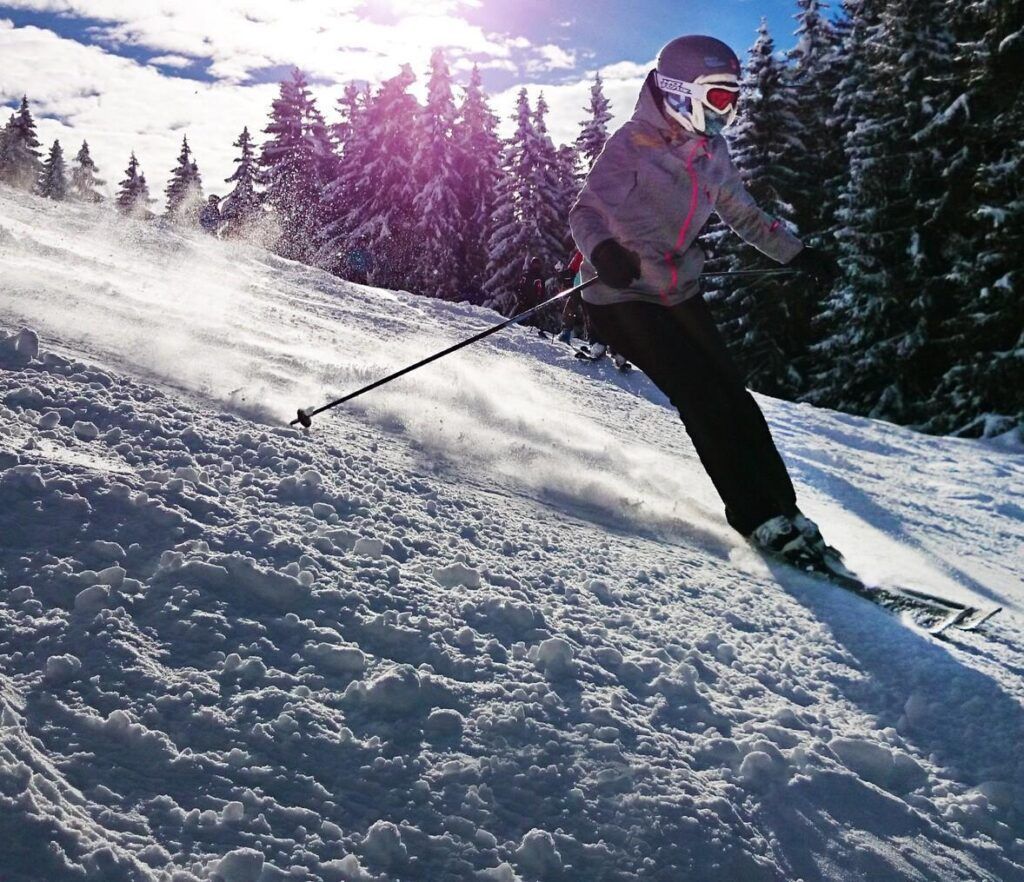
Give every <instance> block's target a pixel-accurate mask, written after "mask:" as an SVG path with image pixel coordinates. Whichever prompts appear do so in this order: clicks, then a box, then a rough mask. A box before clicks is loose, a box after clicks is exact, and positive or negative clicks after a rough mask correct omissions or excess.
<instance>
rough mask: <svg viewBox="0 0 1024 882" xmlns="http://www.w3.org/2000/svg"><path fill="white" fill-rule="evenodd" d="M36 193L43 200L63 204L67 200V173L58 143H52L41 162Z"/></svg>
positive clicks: (62, 151)
mask: <svg viewBox="0 0 1024 882" xmlns="http://www.w3.org/2000/svg"><path fill="white" fill-rule="evenodd" d="M36 192H37V193H38V194H39V195H40V196H42V197H43V198H44V199H54V200H56V201H58V202H63V201H64V200H65V199H67V198H68V172H67V166H66V165H65V163H64V150H63V148H62V147H61V146H60V141H54V142H53V146H52V147H51V148H50V152H49V154H48V155H47V157H46V160H45V162H43V170H42V172H41V173H40V175H39V185H38V187H37V189H36Z"/></svg>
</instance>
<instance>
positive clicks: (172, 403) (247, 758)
mask: <svg viewBox="0 0 1024 882" xmlns="http://www.w3.org/2000/svg"><path fill="white" fill-rule="evenodd" d="M493 318H494V317H493V315H492V314H489V313H487V312H485V311H483V310H477V309H473V308H468V307H463V306H453V305H450V304H442V303H438V302H433V301H428V300H424V299H421V298H415V297H411V296H409V295H405V294H401V293H398V294H396V293H392V292H386V291H380V290H376V289H371V288H360V287H357V286H352V285H347V284H344V283H341V282H338V281H337V280H335V279H332V278H330V277H328V276H325V275H323V274H320V273H318V272H315V271H313V270H311V269H309V268H306V267H302V266H298V265H295V264H290V263H287V262H285V261H281V260H279V259H278V258H275V257H273V256H271V255H268V254H266V253H264V252H261V251H258V250H255V249H249V248H247V247H245V246H238V245H231V244H225V243H219V242H216V241H214V240H211V239H205V238H198V237H192V236H190V235H183V234H181V233H180V232H177V231H174V230H169V229H163V228H161V227H159V226H154V225H150V226H146V225H136V224H133V223H127V222H124V221H121V220H120V219H117V218H115V217H113V216H112V215H110V214H108V213H106V212H105V211H104V210H103V209H96V208H83V207H66V206H53V205H45V204H43V203H41V202H39V201H37V200H35V199H34V198H32V197H27V196H22V195H16V194H13V193H11V192H10V191H8V190H4V189H0V329H2V330H4V331H5V332H6V333H11V334H13V333H15V332H17V331H18V330H19V329H21V328H22V327H30V328H32V329H34V330H35V331H36V332H38V335H39V338H40V341H41V342H40V346H41V349H40V351H39V352H38V353H35V351H34V345H33V340H32V336H31V335H30V334H25V335H22V337H21V351H20V352H18V351H15V347H14V346H13V345H8V346H7V347H6V352H5V354H4V355H3V360H2V364H0V402H2V406H0V469H2V470H3V471H2V472H0V617H2V618H0V621H2V626H0V704H2V712H0V843H2V844H0V879H2V880H4V882H8V880H17V882H21V880H39V879H47V880H50V879H53V880H64V879H96V880H118V879H165V880H171V879H174V880H177V882H185V880H191V879H218V878H220V879H223V880H231V882H244V880H262V882H269V880H278V879H308V880H314V879H320V880H418V879H424V880H427V879H429V880H472V879H481V880H494V882H511V880H515V879H522V880H538V879H540V880H629V879H656V880H666V882H669V880H678V879H683V878H686V879H694V880H710V882H727V880H728V882H732V880H783V879H785V880H796V879H802V880H807V882H810V880H819V879H825V880H849V879H858V880H859V879H864V880H868V879H870V880H890V879H891V880H903V879H906V880H924V879H928V880H932V879H941V880H978V879H985V880H1016V879H1024V757H1022V756H1021V750H1020V744H1021V740H1022V738H1024V707H1022V701H1024V683H1022V680H1021V675H1022V673H1024V652H1022V651H1021V649H1020V647H1021V638H1022V631H1024V625H1022V623H1024V590H1022V588H1021V584H1020V574H1021V572H1022V570H1024V481H1022V476H1024V461H1022V456H1021V450H1020V449H1019V448H1018V447H1014V446H1012V445H1007V446H1003V447H1001V446H997V445H983V444H980V443H977V442H967V441H954V440H948V439H936V438H929V437H924V436H919V435H915V434H913V433H911V432H908V431H905V430H902V429H899V428H896V427H893V426H890V425H886V424H881V423H875V422H871V421H868V420H863V419H857V418H853V417H848V416H843V415H840V414H835V413H830V412H824V411H818V410H815V409H812V408H807V407H796V406H793V405H789V404H784V403H780V402H775V401H771V400H764V402H763V403H764V405H765V408H766V411H767V413H768V416H769V419H770V421H771V422H772V424H773V427H774V429H775V431H776V436H777V439H778V441H779V443H780V446H781V447H782V449H783V451H784V454H785V456H786V458H787V460H788V461H789V462H790V464H791V466H792V468H793V471H794V474H795V477H796V478H797V481H798V484H799V487H800V489H801V492H802V498H803V499H804V501H805V508H806V509H807V510H808V512H809V513H810V514H812V515H813V516H815V517H817V518H818V519H819V521H820V522H821V523H822V524H823V527H824V528H825V531H826V535H827V536H828V537H829V538H830V539H831V540H832V541H834V542H835V543H836V544H838V545H840V546H841V547H843V548H844V549H845V550H847V552H848V557H849V559H850V561H851V562H852V564H853V565H854V566H855V568H858V569H860V570H861V571H863V572H865V573H866V574H868V575H870V576H871V577H872V578H875V579H877V580H880V581H882V582H886V581H890V582H891V581H895V580H899V581H901V582H902V583H904V584H913V585H918V586H920V587H926V588H928V589H929V590H934V591H937V592H940V593H943V594H946V595H948V596H951V597H959V598H964V599H974V600H982V601H985V602H998V603H1002V604H1004V605H1005V606H1006V608H1007V609H1006V612H1005V613H1004V614H1003V615H1002V616H1001V617H1000V618H999V619H997V620H996V622H994V623H993V626H992V628H991V629H990V630H989V631H988V633H986V634H984V635H958V636H957V637H956V638H955V640H954V641H952V642H950V643H939V642H936V641H934V640H932V639H930V638H928V637H926V636H923V635H921V634H919V633H917V632H915V631H913V630H912V629H910V628H908V627H905V626H904V625H901V624H900V623H898V622H896V621H895V620H893V619H891V618H889V617H887V616H886V615H885V614H884V613H882V612H880V611H877V610H876V609H874V608H873V607H871V606H870V605H868V604H866V603H864V602H863V601H860V600H858V599H857V598H854V597H851V596H847V595H845V594H842V593H840V592H837V591H835V590H833V589H829V588H825V587H822V586H821V585H818V584H816V583H814V582H812V581H809V580H807V579H805V578H803V577H800V576H795V575H792V574H787V573H774V574H773V573H772V572H771V571H770V570H769V569H768V568H767V567H766V566H765V565H764V564H763V563H762V562H760V561H759V560H758V559H756V558H755V557H754V556H753V555H752V554H751V553H750V552H749V551H747V550H746V549H745V547H744V546H743V544H742V543H741V542H739V541H737V539H736V538H735V537H734V536H732V535H731V534H730V531H729V529H728V528H727V526H726V525H725V523H724V520H723V518H722V516H721V514H720V512H719V506H718V503H717V501H716V500H715V497H714V494H713V491H712V489H711V487H710V485H709V483H708V481H707V479H706V478H705V477H704V476H703V475H702V473H701V471H700V469H699V466H698V464H697V463H696V461H695V458H694V454H693V452H692V449H691V448H690V446H689V444H688V442H687V441H686V439H685V435H684V433H683V432H682V430H681V427H680V426H679V424H678V421H677V420H676V419H675V417H674V416H673V414H672V413H671V412H670V410H669V409H668V408H667V407H666V406H665V403H664V401H663V400H662V399H661V397H660V396H659V394H658V393H657V391H656V390H654V389H653V388H652V387H650V385H649V384H648V383H647V381H646V379H645V378H644V377H643V376H641V375H627V376H622V375H619V374H618V373H617V372H615V371H614V370H611V371H609V369H608V367H606V366H604V365H593V366H591V365H584V364H580V363H579V362H576V361H574V360H572V359H570V358H568V357H567V354H566V352H565V351H564V350H563V349H560V348H558V347H556V346H554V345H553V344H550V343H547V342H544V341H542V340H539V339H538V338H536V337H534V336H532V335H531V334H530V333H529V332H527V331H525V330H514V331H510V332H507V333H504V334H502V335H499V336H498V337H496V338H491V339H490V340H489V341H486V342H484V343H483V344H481V345H479V346H478V347H476V348H475V349H474V350H472V351H467V352H464V353H460V354H459V355H457V356H454V357H452V358H451V359H448V360H446V361H443V362H441V363H439V364H437V365H433V366H431V367H429V368H427V369H425V370H424V371H423V372H421V373H419V374H414V375H413V376H411V377H409V378H406V379H404V380H402V381H400V382H399V383H396V384H395V385H394V386H391V387H388V388H386V389H384V390H381V391H380V392H378V393H374V394H373V395H372V396H369V397H367V398H366V399H361V400H360V401H359V402H354V403H353V404H352V405H350V406H347V407H346V408H343V409H340V410H338V411H335V412H333V413H332V414H330V415H326V416H324V417H323V418H321V419H319V420H318V421H317V422H316V423H315V428H314V431H313V432H312V433H311V434H308V435H307V434H303V433H300V432H296V431H293V430H290V429H287V428H285V427H284V426H283V423H284V422H286V421H287V419H289V418H290V416H291V415H292V414H293V413H294V410H295V408H296V407H297V406H299V405H310V404H318V403H320V402H321V401H323V400H324V399H326V398H327V397H330V396H332V395H334V394H335V393H339V394H340V393H341V392H344V391H347V390H349V389H351V388H353V387H354V386H355V385H358V384H360V383H361V382H363V381H366V380H369V379H373V378H376V377H377V376H379V375H380V374H382V373H384V372H387V371H388V370H391V369H394V368H396V367H399V366H401V365H403V364H405V363H407V362H408V361H412V360H414V359H416V358H419V357H421V356H423V355H425V354H427V353H429V352H431V351H434V350H435V349H438V348H441V347H442V346H444V345H446V344H448V343H450V342H452V341H454V340H456V339H458V338H460V337H462V336H465V335H468V334H469V333H472V332H474V331H476V330H479V329H481V328H482V327H484V326H485V324H487V323H489V322H490V321H493Z"/></svg>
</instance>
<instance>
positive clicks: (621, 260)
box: [590, 239, 640, 288]
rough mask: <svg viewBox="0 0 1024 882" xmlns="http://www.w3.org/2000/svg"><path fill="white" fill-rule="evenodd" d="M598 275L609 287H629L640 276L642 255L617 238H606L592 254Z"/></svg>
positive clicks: (591, 257)
mask: <svg viewBox="0 0 1024 882" xmlns="http://www.w3.org/2000/svg"><path fill="white" fill-rule="evenodd" d="M590 262H591V263H592V264H593V265H594V269H596V270H597V277H598V278H599V279H600V280H601V281H602V282H603V283H604V284H605V285H607V286H608V287H609V288H628V287H629V283H630V282H633V281H635V280H636V279H639V278H640V255H639V254H637V253H636V252H635V251H630V250H629V249H628V248H624V247H623V246H622V245H620V244H619V242H618V240H617V239H605V240H604V241H603V242H601V243H600V244H599V245H598V246H597V247H596V248H595V249H594V253H593V254H591V255H590Z"/></svg>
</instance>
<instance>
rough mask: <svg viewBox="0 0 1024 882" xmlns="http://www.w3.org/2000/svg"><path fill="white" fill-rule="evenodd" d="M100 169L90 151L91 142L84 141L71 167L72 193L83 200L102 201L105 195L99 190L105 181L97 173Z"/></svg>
mask: <svg viewBox="0 0 1024 882" xmlns="http://www.w3.org/2000/svg"><path fill="white" fill-rule="evenodd" d="M98 174H99V169H98V168H97V167H96V163H95V162H94V161H93V158H92V155H91V154H90V153H89V142H88V141H83V142H82V146H81V147H80V148H79V150H78V153H77V154H76V156H75V164H74V165H73V166H72V167H71V194H72V196H74V198H75V199H79V200H81V201H82V202H102V201H103V197H102V196H101V195H100V193H99V192H98V188H99V187H102V186H103V185H104V183H105V181H103V180H101V179H100V178H99V177H97V175H98Z"/></svg>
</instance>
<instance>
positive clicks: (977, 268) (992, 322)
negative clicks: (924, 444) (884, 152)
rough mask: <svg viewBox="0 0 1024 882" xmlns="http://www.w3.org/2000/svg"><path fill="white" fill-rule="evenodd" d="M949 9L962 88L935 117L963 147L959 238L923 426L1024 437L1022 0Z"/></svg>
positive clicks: (954, 184)
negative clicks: (942, 359) (938, 367)
mask: <svg viewBox="0 0 1024 882" xmlns="http://www.w3.org/2000/svg"><path fill="white" fill-rule="evenodd" d="M948 11H949V14H950V17H951V19H950V27H951V29H952V31H953V34H954V39H955V42H956V44H957V46H958V47H959V52H958V54H957V57H956V58H955V61H954V64H955V71H956V77H955V80H956V82H957V83H959V84H962V86H963V87H964V91H963V92H961V93H959V94H957V95H956V97H955V99H954V100H953V102H952V104H950V105H949V106H948V107H947V108H945V111H944V113H943V114H942V115H941V117H940V119H939V122H943V123H946V124H947V125H950V126H951V127H952V129H953V131H952V132H951V134H952V136H954V137H956V138H957V139H958V140H959V142H960V145H961V147H960V150H959V151H958V152H957V153H956V154H954V155H953V157H952V159H951V161H950V162H949V163H948V165H947V168H946V172H945V175H944V178H945V182H946V186H947V187H948V188H950V189H951V191H952V192H951V196H950V201H951V202H953V203H954V204H955V205H956V206H957V209H958V211H959V213H960V218H961V222H960V223H959V224H958V226H957V228H958V230H960V232H961V240H960V241H959V242H958V243H957V245H956V249H955V250H956V254H955V255H954V256H953V257H952V259H951V270H950V272H949V277H950V278H951V279H952V280H953V281H954V282H955V283H956V296H955V299H954V301H953V304H952V308H951V309H950V310H949V314H948V316H946V317H945V318H944V320H943V321H942V323H941V326H940V328H939V331H938V336H939V338H940V341H941V344H940V345H941V347H942V351H943V353H944V354H945V355H946V360H947V366H946V370H945V373H944V375H943V377H942V379H941V381H940V383H939V386H938V389H937V391H936V394H935V396H934V402H935V403H934V406H933V407H932V410H931V413H930V414H929V415H928V418H927V419H926V420H925V421H924V423H923V427H924V428H926V429H928V430H929V431H942V432H949V431H955V432H957V433H959V434H963V435H975V436H976V435H987V434H995V433H999V432H1002V431H1006V430H1007V429H1009V428H1010V427H1012V426H1013V425H1016V426H1017V427H1018V431H1019V432H1020V433H1021V436H1022V437H1024V296H1022V291H1024V273H1022V271H1021V259H1020V255H1021V254H1022V253H1024V184H1022V181H1024V146H1022V143H1021V138H1020V133H1021V132H1022V131H1024V88H1022V83H1021V78H1020V77H1019V75H1018V74H1017V72H1018V71H1020V70H1021V69H1022V66H1024V2H1021V0H1014V2H1005V3H1000V2H994V0H982V2H977V3H971V4H962V5H961V4H958V5H956V6H951V7H948ZM965 222H966V223H965Z"/></svg>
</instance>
